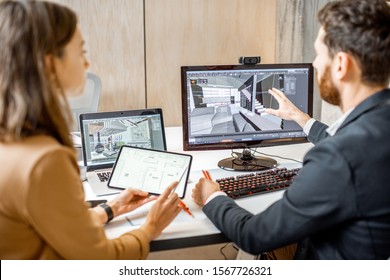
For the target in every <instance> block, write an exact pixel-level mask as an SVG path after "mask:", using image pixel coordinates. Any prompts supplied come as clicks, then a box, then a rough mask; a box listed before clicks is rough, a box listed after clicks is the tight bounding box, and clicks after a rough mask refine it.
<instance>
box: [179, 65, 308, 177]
mask: <svg viewBox="0 0 390 280" xmlns="http://www.w3.org/2000/svg"><path fill="white" fill-rule="evenodd" d="M181 86H182V113H183V114H182V117H183V148H184V150H187V151H188V150H213V149H238V148H240V149H241V148H242V149H244V151H243V152H242V153H241V154H240V156H238V157H232V158H228V159H223V160H221V161H220V162H219V163H218V165H219V166H220V167H221V168H224V169H229V170H230V169H231V170H261V169H266V168H271V167H274V166H276V161H275V160H274V159H271V158H266V157H261V158H257V157H254V156H253V154H252V153H251V152H250V151H249V150H248V149H249V148H254V147H263V146H274V145H286V144H296V143H303V142H307V138H306V135H305V133H304V132H303V130H302V128H301V127H300V126H299V125H298V124H297V123H296V122H293V121H286V120H282V119H281V118H279V117H276V116H273V115H269V114H267V113H266V112H265V109H266V108H274V109H277V108H278V106H279V105H278V102H277V101H276V100H275V99H274V98H273V97H272V95H270V94H269V93H268V89H270V88H272V87H274V88H278V89H280V90H282V91H283V92H284V93H285V94H286V96H287V97H288V98H289V99H290V100H291V101H292V102H293V103H294V104H295V105H296V106H297V107H298V108H299V109H300V110H302V111H303V112H306V113H308V114H309V115H310V116H312V103H313V67H312V65H311V64H309V63H299V64H257V65H212V66H183V67H181Z"/></svg>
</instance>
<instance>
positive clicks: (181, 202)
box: [172, 168, 195, 218]
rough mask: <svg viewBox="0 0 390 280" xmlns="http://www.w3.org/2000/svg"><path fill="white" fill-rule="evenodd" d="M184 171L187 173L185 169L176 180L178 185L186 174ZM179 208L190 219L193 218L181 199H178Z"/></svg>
mask: <svg viewBox="0 0 390 280" xmlns="http://www.w3.org/2000/svg"><path fill="white" fill-rule="evenodd" d="M186 171H187V168H186V169H184V171H183V174H181V176H180V178H179V180H178V182H179V183H180V181H181V180H182V179H183V177H184V174H185V173H186ZM178 185H179V184H178ZM174 191H175V190H173V191H172V192H174ZM179 206H180V208H181V209H183V211H184V212H186V213H187V214H188V215H190V216H191V217H192V218H195V216H194V215H193V214H192V213H191V211H190V208H188V207H187V205H186V204H185V203H184V202H183V200H181V199H179Z"/></svg>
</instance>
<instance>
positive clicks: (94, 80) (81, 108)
mask: <svg viewBox="0 0 390 280" xmlns="http://www.w3.org/2000/svg"><path fill="white" fill-rule="evenodd" d="M101 90H102V82H101V80H100V78H99V77H98V76H97V75H95V74H93V73H89V72H88V73H87V77H86V82H85V88H84V92H83V94H82V95H80V96H76V97H67V100H68V103H69V107H70V109H71V110H72V113H73V126H72V127H71V131H75V132H76V131H80V127H79V115H80V114H83V113H94V112H97V111H98V107H99V100H100V93H101Z"/></svg>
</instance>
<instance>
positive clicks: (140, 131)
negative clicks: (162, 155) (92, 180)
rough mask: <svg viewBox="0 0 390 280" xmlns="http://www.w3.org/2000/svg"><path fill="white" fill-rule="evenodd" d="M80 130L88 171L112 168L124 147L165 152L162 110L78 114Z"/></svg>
mask: <svg viewBox="0 0 390 280" xmlns="http://www.w3.org/2000/svg"><path fill="white" fill-rule="evenodd" d="M80 128H81V129H80V131H81V141H82V148H83V160H84V165H85V166H87V168H88V169H89V170H93V169H101V168H108V167H112V166H113V165H114V163H115V160H116V157H117V155H118V152H119V150H120V148H121V147H122V146H123V145H129V146H134V147H141V148H149V149H157V150H163V151H165V150H166V141H165V134H164V122H163V116H162V110H161V109H143V110H128V111H117V112H99V113H88V114H81V115H80Z"/></svg>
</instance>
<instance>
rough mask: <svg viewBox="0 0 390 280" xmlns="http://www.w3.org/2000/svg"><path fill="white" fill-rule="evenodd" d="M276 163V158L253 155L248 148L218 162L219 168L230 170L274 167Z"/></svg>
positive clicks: (256, 169)
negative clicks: (235, 155)
mask: <svg viewBox="0 0 390 280" xmlns="http://www.w3.org/2000/svg"><path fill="white" fill-rule="evenodd" d="M276 165H277V161H276V160H274V159H272V158H268V157H256V156H253V155H252V153H251V151H250V150H248V149H244V150H243V151H242V153H241V154H238V156H237V157H230V158H225V159H222V160H220V161H219V162H218V166H219V167H220V168H222V169H225V170H230V171H258V170H264V169H270V168H274V167H276Z"/></svg>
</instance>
